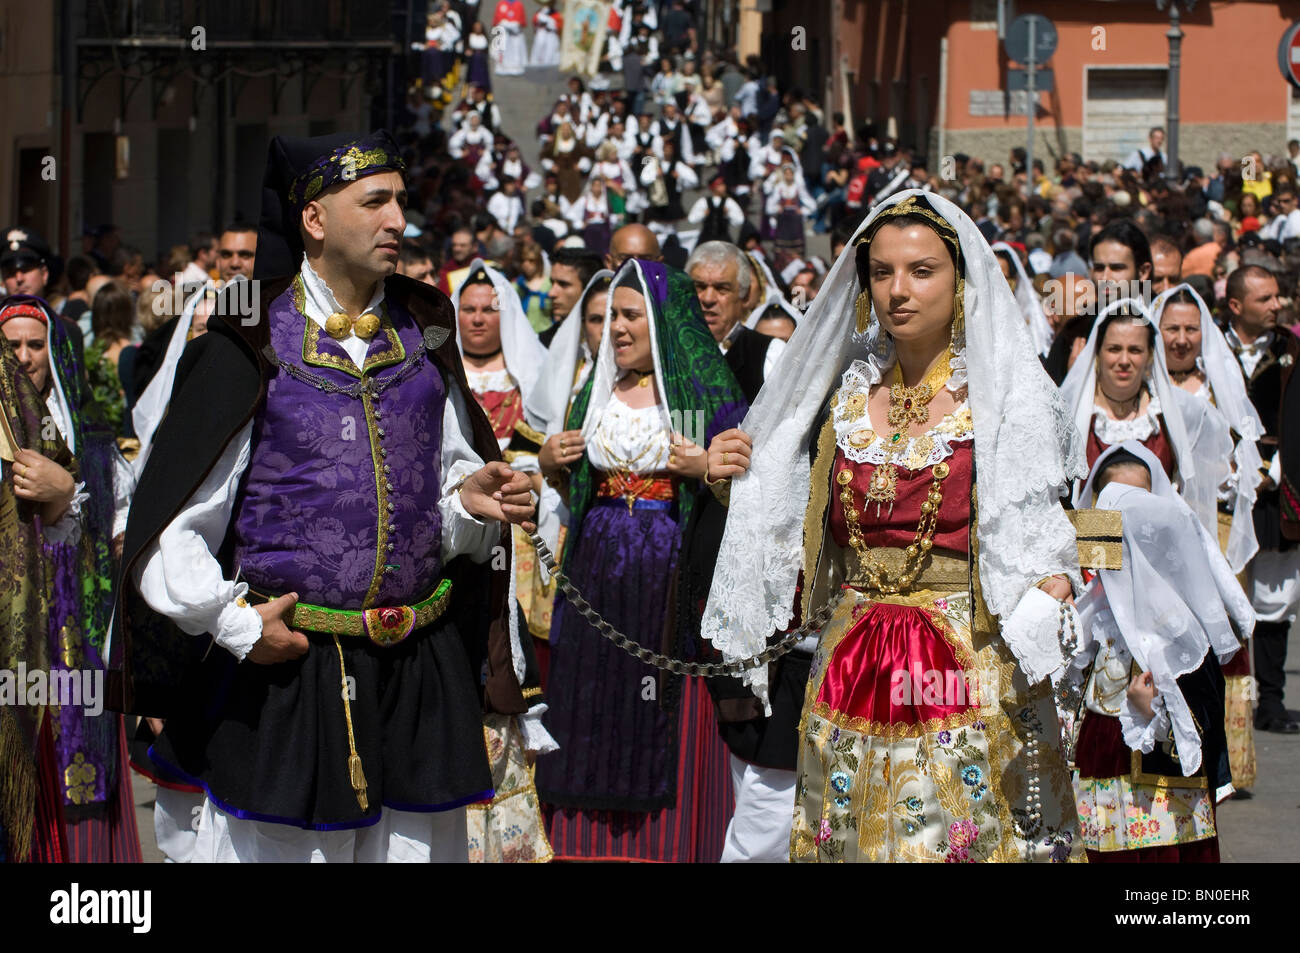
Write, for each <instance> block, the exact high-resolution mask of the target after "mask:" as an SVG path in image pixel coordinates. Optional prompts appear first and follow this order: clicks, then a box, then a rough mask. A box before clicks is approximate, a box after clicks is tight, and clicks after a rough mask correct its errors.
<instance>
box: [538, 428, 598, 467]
mask: <svg viewBox="0 0 1300 953" xmlns="http://www.w3.org/2000/svg"><path fill="white" fill-rule="evenodd" d="M586 452H587V445H586V444H585V443H583V441H582V431H581V430H566V431H564V432H563V433H557V434H552V435H551V436H550V437H547V438H546V442H545V443H544V444H542V449H541V451H540V452H539V453H538V454H537V462H538V463H539V464H540V465H541V467H542V472H543V473H544V474H546V475H547V476H548V477H555V476H556V475H557V474H558V473H559V472H560V471H561V470H562V469H563V468H564V467H567V466H572V465H573V464H574V463H577V462H578V461H579V460H580V459H582V455H583V454H584V453H586Z"/></svg>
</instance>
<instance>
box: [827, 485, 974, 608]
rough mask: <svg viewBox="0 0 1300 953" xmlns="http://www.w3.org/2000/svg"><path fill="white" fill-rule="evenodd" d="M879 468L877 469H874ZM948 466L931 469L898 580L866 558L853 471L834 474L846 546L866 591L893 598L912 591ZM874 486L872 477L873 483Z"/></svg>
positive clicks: (864, 501)
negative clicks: (845, 533)
mask: <svg viewBox="0 0 1300 953" xmlns="http://www.w3.org/2000/svg"><path fill="white" fill-rule="evenodd" d="M877 469H879V468H877ZM948 472H949V470H948V464H946V463H936V464H935V465H934V466H933V467H932V468H931V469H930V476H931V483H930V492H929V493H928V494H927V496H926V498H925V502H923V503H922V504H921V519H920V521H919V522H918V523H917V524H916V536H915V537H914V538H913V540H912V544H911V545H910V546H908V547H907V549H906V550H904V557H905V558H904V560H903V566H902V568H901V570H900V571H899V574H898V578H897V579H892V580H891V579H890V577H889V574H888V568H887V567H886V566H885V565H884V564H883V563H881V562H879V561H878V560H871V559H869V558H868V555H867V553H868V550H869V549H870V547H869V546H867V543H866V540H865V539H863V536H862V528H861V525H860V522H859V515H858V509H857V507H856V506H855V505H854V500H853V486H852V484H853V470H852V468H850V467H845V468H844V469H842V470H840V472H839V473H838V474H836V476H835V479H836V482H838V483H839V485H840V502H841V503H843V504H844V522H845V524H846V525H847V526H848V530H849V545H851V546H852V547H853V551H854V552H855V553H857V556H858V568H859V576H860V577H861V580H862V582H863V583H864V584H865V585H866V587H867V588H869V589H871V590H873V591H875V592H879V593H880V594H881V595H894V594H896V593H899V592H902V591H904V590H906V589H909V588H911V585H912V583H913V582H915V581H916V576H917V574H918V573H919V572H920V567H921V562H922V560H924V559H925V557H926V556H927V555H929V552H930V550H931V549H932V548H933V547H934V533H935V530H936V529H937V528H938V525H939V507H940V505H942V503H943V481H944V480H945V479H947V477H948ZM872 482H873V483H874V476H873V481H872ZM869 494H870V490H868V492H867V493H866V494H864V495H863V498H862V508H863V512H865V511H866V505H867V500H868V499H869Z"/></svg>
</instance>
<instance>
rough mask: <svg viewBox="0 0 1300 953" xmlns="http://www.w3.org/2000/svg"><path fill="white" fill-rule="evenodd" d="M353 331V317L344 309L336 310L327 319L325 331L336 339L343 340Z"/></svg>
mask: <svg viewBox="0 0 1300 953" xmlns="http://www.w3.org/2000/svg"><path fill="white" fill-rule="evenodd" d="M351 332H352V319H351V318H349V317H348V316H347V315H346V314H344V313H343V312H342V311H336V312H334V313H333V314H331V315H330V316H329V317H328V318H326V319H325V333H326V334H328V335H329V336H330V337H332V338H333V339H334V340H336V341H341V340H343V339H344V338H345V337H347V336H348V335H349V334H350V333H351Z"/></svg>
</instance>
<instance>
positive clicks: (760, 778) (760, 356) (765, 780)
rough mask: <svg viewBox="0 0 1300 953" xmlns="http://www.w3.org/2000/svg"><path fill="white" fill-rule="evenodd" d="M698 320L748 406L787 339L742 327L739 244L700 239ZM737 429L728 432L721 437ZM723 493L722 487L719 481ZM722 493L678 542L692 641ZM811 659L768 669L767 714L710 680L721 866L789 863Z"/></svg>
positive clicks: (694, 268) (718, 536) (701, 508)
mask: <svg viewBox="0 0 1300 953" xmlns="http://www.w3.org/2000/svg"><path fill="white" fill-rule="evenodd" d="M686 271H687V274H689V275H690V276H691V279H692V280H693V281H694V282H695V292H696V294H697V295H698V296H699V299H700V306H701V307H702V308H703V310H704V320H705V321H706V322H707V323H708V325H709V330H711V331H712V332H713V336H714V337H715V338H716V339H717V340H718V346H719V347H721V348H722V349H723V351H724V352H725V353H726V355H727V364H728V365H729V366H730V367H731V370H732V373H734V374H735V375H736V380H737V381H738V382H739V383H740V387H741V390H743V391H744V392H745V397H746V398H747V399H748V400H749V401H750V403H751V404H752V403H753V401H754V399H755V398H756V397H757V396H758V392H759V390H760V389H761V388H762V386H763V382H764V381H765V380H766V379H767V378H768V376H769V375H770V374H772V373H773V371H774V369H775V368H776V366H777V364H778V363H779V360H780V356H781V353H782V351H783V350H784V349H785V342H784V341H780V340H777V339H775V338H769V337H767V336H766V335H763V334H759V333H758V332H757V331H752V330H750V329H749V328H746V327H745V325H744V318H745V316H746V315H745V308H744V302H745V300H746V299H747V298H748V297H749V292H750V288H751V285H752V283H753V282H755V281H756V280H759V279H758V278H757V277H756V276H755V274H754V271H753V267H752V266H751V265H750V263H749V260H748V259H747V258H746V257H745V254H744V252H742V251H741V250H740V249H739V248H737V247H736V246H735V245H731V244H728V243H726V242H706V243H704V244H703V245H699V246H697V247H696V249H695V251H694V252H693V253H692V254H691V257H690V260H689V261H688V262H687V263H686ZM732 433H734V431H724V432H723V433H721V434H719V435H718V437H717V438H715V442H716V440H723V439H726V438H727V437H728V435H729V434H732ZM718 482H719V484H720V486H719V487H716V488H715V489H720V487H721V486H725V484H722V482H721V481H718ZM726 520H727V509H726V502H725V494H723V496H721V497H715V496H714V494H713V492H712V491H710V490H704V491H701V494H700V497H699V499H698V500H697V501H696V506H695V511H694V513H692V516H691V523H690V525H689V526H688V527H687V528H686V532H685V533H684V534H683V538H682V555H681V557H680V565H681V571H680V575H679V577H678V590H677V594H678V602H677V625H678V638H679V639H684V640H686V641H694V640H696V639H698V633H699V627H700V617H701V615H702V614H703V611H704V603H705V600H706V599H707V598H708V595H709V587H710V586H711V585H712V582H713V567H714V565H715V563H716V562H717V557H718V547H719V546H720V545H721V544H722V530H723V527H724V526H725V525H726ZM811 661H812V656H811V654H810V653H807V652H802V651H799V650H798V649H796V650H795V651H794V652H791V653H790V654H788V655H786V656H784V657H783V658H781V659H780V660H779V661H777V662H776V663H774V665H773V671H772V673H771V679H772V680H771V684H772V717H770V718H765V717H764V716H763V708H762V704H761V703H760V702H759V701H758V699H757V698H755V697H754V695H753V693H752V692H750V690H749V689H748V688H746V687H745V686H744V684H743V683H741V681H740V680H739V679H736V678H727V679H722V678H714V679H710V680H709V690H710V692H711V693H712V695H713V701H714V706H715V710H716V714H717V718H718V730H719V733H720V734H721V735H722V739H723V741H725V742H726V744H727V747H728V749H729V750H730V752H731V777H732V784H733V786H734V788H735V794H736V811H735V814H734V815H733V817H732V820H731V824H730V825H729V826H728V828H727V841H726V845H725V846H724V848H723V851H722V860H723V861H724V862H726V861H731V862H736V861H769V862H783V861H785V860H787V859H788V857H789V850H790V826H791V819H792V817H793V813H792V806H793V804H794V785H795V768H796V766H797V761H798V723H799V712H800V708H801V706H802V704H803V687H804V685H805V684H806V683H807V681H808V669H809V666H810V664H811Z"/></svg>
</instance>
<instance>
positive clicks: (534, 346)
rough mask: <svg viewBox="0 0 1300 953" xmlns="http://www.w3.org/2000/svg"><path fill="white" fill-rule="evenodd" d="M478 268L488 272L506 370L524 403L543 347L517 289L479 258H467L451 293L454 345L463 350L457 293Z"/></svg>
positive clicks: (536, 372) (541, 357) (539, 370)
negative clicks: (461, 277) (462, 275)
mask: <svg viewBox="0 0 1300 953" xmlns="http://www.w3.org/2000/svg"><path fill="white" fill-rule="evenodd" d="M479 268H482V269H483V270H484V271H485V272H487V276H488V278H489V279H490V280H491V282H492V290H493V291H494V292H495V293H496V299H497V307H498V308H500V313H501V354H502V356H503V357H504V358H505V361H506V370H507V371H509V373H510V376H511V377H513V378H514V379H515V383H516V384H518V385H519V393H520V394H521V395H522V396H523V399H524V402H525V405H527V401H528V397H529V395H530V394H532V392H533V385H534V384H536V383H537V379H538V375H539V374H540V373H541V369H542V362H543V361H544V360H546V348H545V347H543V346H542V342H541V341H539V340H538V339H537V332H536V331H534V330H533V326H532V325H531V324H529V323H528V317H527V316H526V315H525V314H524V306H523V303H522V302H520V300H519V292H517V291H516V290H515V289H514V286H513V285H511V284H510V282H509V280H507V279H506V276H505V275H503V274H501V272H499V271H497V270H496V269H495V268H493V267H492V266H491V265H489V264H487V262H485V261H483V259H481V258H475V259H474V260H473V261H472V262H470V266H469V271H468V272H467V277H466V280H465V281H462V282H461V283H460V287H458V288H457V289H456V291H455V293H454V294H453V295H452V296H451V303H452V304H453V305H454V306H455V308H456V318H457V320H456V347H457V349H458V350H459V351H460V352H461V354H464V353H465V349H464V347H462V346H461V341H460V296H461V293H462V292H463V291H464V290H465V287H466V285H468V284H469V279H468V275H473V274H474V272H476V271H478V269H479Z"/></svg>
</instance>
